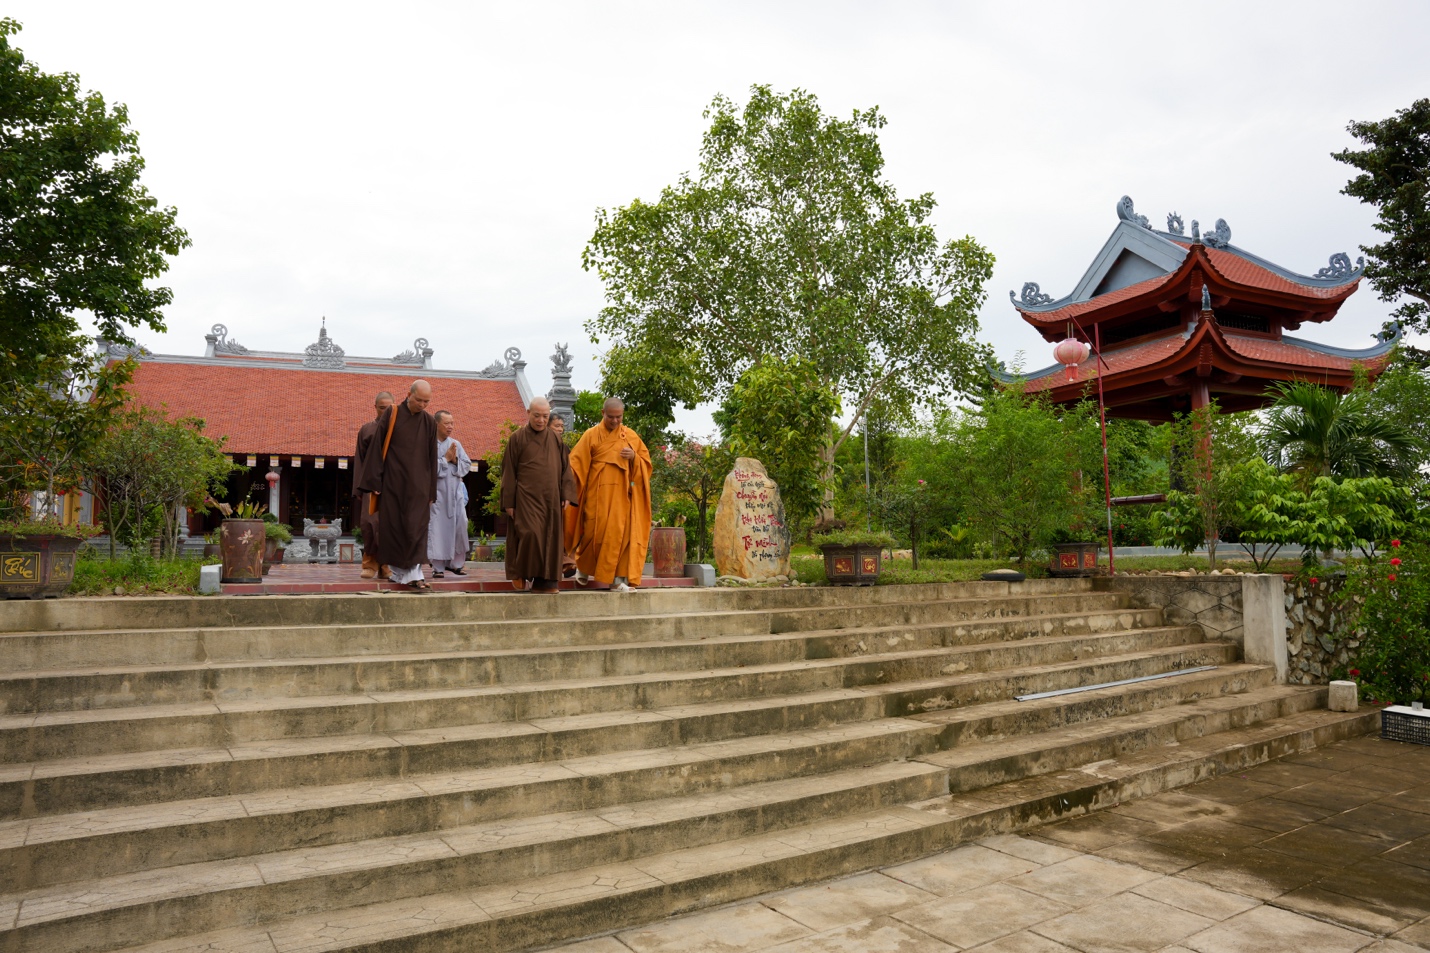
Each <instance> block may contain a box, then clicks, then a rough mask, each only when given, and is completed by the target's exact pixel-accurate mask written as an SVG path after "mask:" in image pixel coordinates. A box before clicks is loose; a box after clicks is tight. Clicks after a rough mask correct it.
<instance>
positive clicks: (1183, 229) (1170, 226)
mask: <svg viewBox="0 0 1430 953" xmlns="http://www.w3.org/2000/svg"><path fill="white" fill-rule="evenodd" d="M1186 233H1187V226H1186V225H1185V224H1183V223H1182V216H1180V215H1178V214H1177V213H1176V212H1173V213H1172V214H1170V215H1168V216H1167V234H1169V235H1185V234H1186Z"/></svg>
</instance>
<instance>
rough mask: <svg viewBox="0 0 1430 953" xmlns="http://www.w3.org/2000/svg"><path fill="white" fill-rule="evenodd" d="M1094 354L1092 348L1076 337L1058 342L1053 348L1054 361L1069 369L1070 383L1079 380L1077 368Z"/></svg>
mask: <svg viewBox="0 0 1430 953" xmlns="http://www.w3.org/2000/svg"><path fill="white" fill-rule="evenodd" d="M1091 353H1092V348H1090V347H1088V346H1087V345H1086V344H1084V343H1083V342H1082V341H1079V340H1078V339H1077V338H1075V337H1067V338H1064V339H1063V340H1061V341H1059V342H1058V345H1057V347H1055V348H1053V360H1055V361H1057V362H1058V363H1059V364H1063V365H1066V367H1067V369H1068V381H1069V382H1071V381H1075V380H1077V366H1078V365H1079V364H1081V363H1082V362H1083V361H1085V360H1087V356H1088V355H1089V354H1091Z"/></svg>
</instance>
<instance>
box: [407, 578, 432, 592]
mask: <svg viewBox="0 0 1430 953" xmlns="http://www.w3.org/2000/svg"><path fill="white" fill-rule="evenodd" d="M407 591H408V592H421V593H428V592H431V591H432V587H431V586H430V585H428V583H427V580H425V579H419V580H417V581H416V582H409V583H408V584H407Z"/></svg>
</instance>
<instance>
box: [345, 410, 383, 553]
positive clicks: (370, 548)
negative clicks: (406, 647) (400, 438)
mask: <svg viewBox="0 0 1430 953" xmlns="http://www.w3.org/2000/svg"><path fill="white" fill-rule="evenodd" d="M372 405H373V408H374V409H375V410H376V411H377V416H376V417H374V418H373V419H372V420H369V421H368V422H367V423H365V424H363V425H362V426H361V427H359V428H358V437H357V452H356V453H354V454H353V514H354V515H355V516H356V517H357V520H356V522H357V524H358V527H359V528H360V529H361V530H362V578H364V579H372V578H374V577H375V576H378V575H382V576H386V575H387V573H385V572H383V570H382V566H381V565H379V563H378V561H377V513H375V512H373V513H369V512H368V509H369V507H368V505H367V494H366V493H364V492H363V491H362V490H359V489H358V486H357V485H358V479H359V478H360V477H361V476H362V468H363V463H364V461H366V460H367V455H368V452H369V451H370V450H371V449H372V439H373V436H374V435H375V434H376V433H377V421H378V419H379V418H381V417H382V412H383V411H384V410H386V409H387V408H389V407H391V406H392V394H391V393H390V392H389V391H380V392H379V393H378V395H377V397H376V398H374V399H373V403H372ZM381 450H382V445H381V444H378V452H381Z"/></svg>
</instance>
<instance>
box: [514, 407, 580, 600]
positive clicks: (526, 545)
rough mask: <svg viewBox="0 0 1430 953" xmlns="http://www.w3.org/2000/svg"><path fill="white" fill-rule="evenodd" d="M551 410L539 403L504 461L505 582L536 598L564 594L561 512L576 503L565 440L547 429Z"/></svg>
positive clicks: (532, 408) (573, 479)
mask: <svg viewBox="0 0 1430 953" xmlns="http://www.w3.org/2000/svg"><path fill="white" fill-rule="evenodd" d="M550 419H551V405H550V404H549V403H547V400H546V398H544V397H536V398H533V399H532V401H531V406H530V407H529V408H527V415H526V426H525V427H522V428H521V429H520V430H518V431H517V432H516V433H514V434H512V435H511V437H510V438H509V439H508V440H507V444H506V453H505V454H504V455H503V456H502V471H501V506H502V509H503V510H504V511H505V512H506V515H507V523H508V528H507V534H506V577H507V578H508V579H510V580H513V582H515V583H516V584H517V585H518V588H520V587H521V584H522V581H523V580H526V579H530V580H532V584H531V591H532V592H546V593H555V592H559V591H560V585H559V584H560V579H561V556H562V552H563V546H562V519H561V514H562V507H563V506H564V505H565V504H566V503H571V502H575V499H576V480H575V478H574V477H573V476H572V474H571V467H570V466H569V464H568V463H567V459H566V454H565V453H564V452H563V450H564V448H565V447H564V444H562V442H561V438H560V437H558V436H556V434H555V433H553V432H552V430H551V428H550V427H549V426H547V424H548V422H549V421H550Z"/></svg>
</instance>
